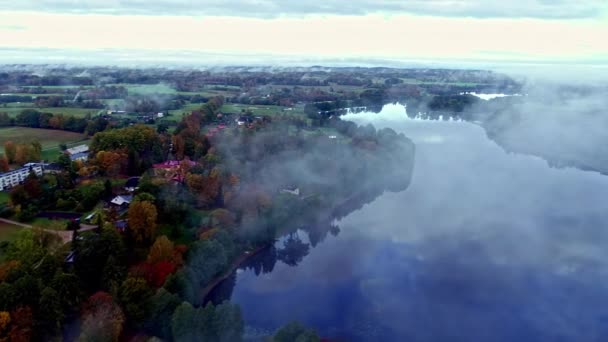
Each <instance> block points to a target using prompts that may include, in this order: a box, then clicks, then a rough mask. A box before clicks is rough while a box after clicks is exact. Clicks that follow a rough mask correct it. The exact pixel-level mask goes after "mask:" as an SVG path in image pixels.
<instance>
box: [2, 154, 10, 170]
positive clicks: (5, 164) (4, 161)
mask: <svg viewBox="0 0 608 342" xmlns="http://www.w3.org/2000/svg"><path fill="white" fill-rule="evenodd" d="M8 170H10V167H9V163H8V158H6V156H5V155H2V156H0V172H7V171H8Z"/></svg>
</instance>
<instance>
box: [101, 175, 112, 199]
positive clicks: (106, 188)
mask: <svg viewBox="0 0 608 342" xmlns="http://www.w3.org/2000/svg"><path fill="white" fill-rule="evenodd" d="M113 195H114V192H113V191H112V182H111V181H110V180H109V179H106V180H105V181H104V182H103V197H104V198H105V199H110V198H112V196H113Z"/></svg>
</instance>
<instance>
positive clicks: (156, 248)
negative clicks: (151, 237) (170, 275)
mask: <svg viewBox="0 0 608 342" xmlns="http://www.w3.org/2000/svg"><path fill="white" fill-rule="evenodd" d="M174 248H175V246H174V245H173V242H171V240H169V239H168V238H167V237H166V236H164V235H162V236H159V237H157V238H156V241H154V244H152V247H150V252H149V253H148V262H149V263H150V264H155V263H157V262H159V261H172V260H173V254H174V251H173V250H174Z"/></svg>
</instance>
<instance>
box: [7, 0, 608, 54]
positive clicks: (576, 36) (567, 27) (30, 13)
mask: <svg viewBox="0 0 608 342" xmlns="http://www.w3.org/2000/svg"><path fill="white" fill-rule="evenodd" d="M0 8H2V9H3V10H2V11H0V52H2V51H4V53H0V55H4V57H2V56H0V62H1V61H2V59H4V60H5V61H6V60H9V61H18V60H19V59H20V58H25V56H29V57H30V58H31V57H34V56H36V57H37V58H38V59H41V60H42V59H44V58H48V59H49V60H61V59H62V58H68V56H69V55H72V57H74V55H75V56H76V57H78V56H80V57H81V58H93V57H94V56H95V55H97V56H100V55H103V56H106V58H109V59H110V60H111V59H113V58H116V59H120V58H125V56H131V58H133V59H142V60H144V59H155V58H156V57H155V56H158V58H160V59H162V58H167V59H171V58H173V59H174V60H191V59H197V58H210V57H213V56H215V59H216V60H218V61H221V60H226V56H241V57H243V58H245V57H247V58H250V59H256V58H258V59H262V60H264V59H266V58H271V57H273V58H279V57H282V58H312V59H320V58H333V59H359V60H367V59H375V60H392V61H399V60H436V61H449V60H460V61H490V62H493V61H500V62H517V63H536V62H542V63H570V64H594V65H604V66H605V65H608V43H606V38H605V37H608V1H606V0H510V1H494V0H409V1H408V0H400V1H395V0H383V1H381V0H350V1H343V0H307V1H297V2H296V1H290V2H287V1H283V0H199V1H177V0H83V1H78V0H53V1H51V0H39V1H35V0H20V1H14V0H0ZM100 50H103V53H100V54H98V52H99V51H100ZM134 51H139V53H135V52H134ZM142 51H143V52H145V53H142ZM126 52H128V53H126ZM84 56H86V57H84ZM236 60H238V59H236ZM106 62H107V61H106Z"/></svg>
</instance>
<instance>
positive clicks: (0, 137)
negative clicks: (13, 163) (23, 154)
mask: <svg viewBox="0 0 608 342" xmlns="http://www.w3.org/2000/svg"><path fill="white" fill-rule="evenodd" d="M34 140H37V141H38V142H40V144H41V145H42V158H43V159H44V160H48V161H54V160H55V159H56V158H57V156H59V153H60V149H59V144H62V143H64V144H66V145H68V147H69V146H72V145H76V144H79V143H82V142H84V141H85V140H86V137H85V136H84V135H83V134H79V133H73V132H67V131H58V130H53V129H41V128H28V127H7V128H0V146H1V145H4V143H5V142H6V141H13V142H15V143H27V142H31V141H34Z"/></svg>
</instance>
